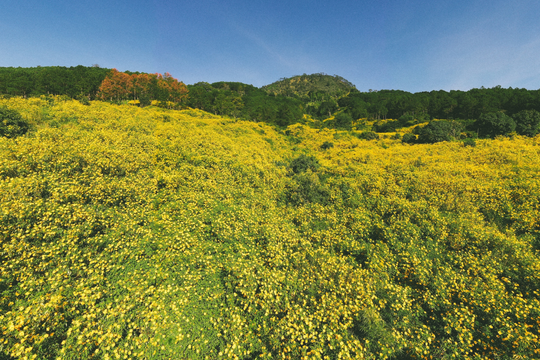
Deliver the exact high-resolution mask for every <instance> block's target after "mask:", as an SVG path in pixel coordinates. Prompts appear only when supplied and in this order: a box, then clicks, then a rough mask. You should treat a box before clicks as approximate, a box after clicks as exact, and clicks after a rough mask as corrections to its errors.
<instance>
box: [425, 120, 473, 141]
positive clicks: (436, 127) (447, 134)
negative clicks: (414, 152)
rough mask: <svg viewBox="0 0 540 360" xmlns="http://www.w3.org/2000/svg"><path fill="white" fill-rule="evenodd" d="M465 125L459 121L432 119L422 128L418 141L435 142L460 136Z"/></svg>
mask: <svg viewBox="0 0 540 360" xmlns="http://www.w3.org/2000/svg"><path fill="white" fill-rule="evenodd" d="M462 130H463V125H462V124H461V123H459V122H457V121H432V122H430V123H429V124H427V125H426V126H424V127H423V128H421V129H420V131H419V134H418V142H419V143H423V144H433V143H437V142H441V141H450V140H452V139H455V138H458V137H459V135H460V133H461V131H462Z"/></svg>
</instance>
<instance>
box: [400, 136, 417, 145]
mask: <svg viewBox="0 0 540 360" xmlns="http://www.w3.org/2000/svg"><path fill="white" fill-rule="evenodd" d="M401 142H403V143H406V144H412V143H414V142H416V135H414V134H411V133H405V134H403V137H402V138H401Z"/></svg>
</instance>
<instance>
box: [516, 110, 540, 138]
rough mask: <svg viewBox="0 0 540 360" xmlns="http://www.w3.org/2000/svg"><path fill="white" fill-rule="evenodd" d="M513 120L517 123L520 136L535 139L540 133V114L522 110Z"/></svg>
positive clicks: (534, 111)
mask: <svg viewBox="0 0 540 360" xmlns="http://www.w3.org/2000/svg"><path fill="white" fill-rule="evenodd" d="M512 118H513V120H514V122H515V123H516V132H517V133H518V134H520V135H526V136H530V137H533V136H536V135H537V134H539V133H540V112H538V111H536V110H522V111H520V112H518V113H517V114H515V115H514V116H513V117H512Z"/></svg>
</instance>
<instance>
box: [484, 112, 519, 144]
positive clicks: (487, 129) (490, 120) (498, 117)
mask: <svg viewBox="0 0 540 360" xmlns="http://www.w3.org/2000/svg"><path fill="white" fill-rule="evenodd" d="M474 126H475V127H476V128H477V130H478V136H480V137H491V138H493V137H495V136H497V135H508V134H510V133H511V132H512V131H514V130H515V129H516V123H515V121H514V119H512V118H511V117H510V116H508V115H506V114H504V113H502V112H500V111H499V112H490V113H484V114H482V115H480V118H479V119H478V120H477V121H476V122H475V123H474Z"/></svg>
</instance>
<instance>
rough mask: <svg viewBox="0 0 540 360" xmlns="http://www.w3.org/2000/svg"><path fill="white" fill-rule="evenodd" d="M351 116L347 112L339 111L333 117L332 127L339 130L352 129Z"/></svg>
mask: <svg viewBox="0 0 540 360" xmlns="http://www.w3.org/2000/svg"><path fill="white" fill-rule="evenodd" d="M352 121H353V119H352V117H351V115H349V113H346V112H340V113H338V114H336V116H335V117H334V128H336V129H341V130H351V129H352Z"/></svg>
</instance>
